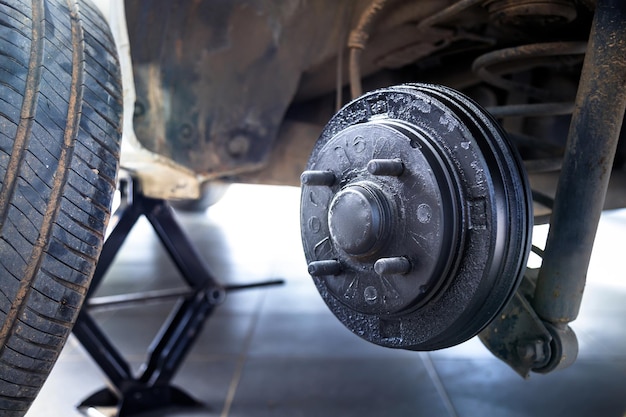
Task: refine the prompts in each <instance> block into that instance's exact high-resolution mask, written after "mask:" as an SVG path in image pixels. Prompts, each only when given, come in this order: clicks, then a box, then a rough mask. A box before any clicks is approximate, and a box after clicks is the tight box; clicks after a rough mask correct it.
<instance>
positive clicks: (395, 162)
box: [367, 158, 404, 177]
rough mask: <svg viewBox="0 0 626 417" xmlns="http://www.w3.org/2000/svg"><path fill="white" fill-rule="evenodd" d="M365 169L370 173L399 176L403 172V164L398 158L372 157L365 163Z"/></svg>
mask: <svg viewBox="0 0 626 417" xmlns="http://www.w3.org/2000/svg"><path fill="white" fill-rule="evenodd" d="M367 170H368V171H369V172H370V174H372V175H380V176H387V177H399V176H400V175H402V173H403V172H404V164H403V163H402V160H401V159H400V158H396V159H372V160H371V161H369V162H368V163H367Z"/></svg>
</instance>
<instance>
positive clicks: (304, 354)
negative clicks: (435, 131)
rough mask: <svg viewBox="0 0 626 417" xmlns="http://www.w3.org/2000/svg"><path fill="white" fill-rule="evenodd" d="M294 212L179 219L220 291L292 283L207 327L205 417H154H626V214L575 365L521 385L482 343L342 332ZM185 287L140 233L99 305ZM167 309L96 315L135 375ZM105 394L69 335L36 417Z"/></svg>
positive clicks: (603, 230) (286, 203)
mask: <svg viewBox="0 0 626 417" xmlns="http://www.w3.org/2000/svg"><path fill="white" fill-rule="evenodd" d="M298 206H299V190H298V189H295V188H281V187H252V186H233V187H231V188H230V190H229V191H228V193H227V195H226V197H225V198H224V199H223V200H222V201H221V202H220V203H218V204H217V205H216V206H214V207H213V208H211V209H210V210H209V211H208V212H207V213H203V214H192V215H189V214H187V215H184V216H181V219H182V221H183V224H184V225H185V227H186V228H187V230H189V233H190V235H191V236H192V237H193V239H194V240H195V241H196V242H197V244H198V248H199V250H200V251H201V252H202V253H203V254H204V255H206V259H207V261H208V263H209V265H210V266H211V269H212V271H213V273H214V275H216V276H217V277H219V278H220V279H221V280H223V281H224V282H226V283H240V282H253V281H257V280H263V279H266V278H269V277H282V278H284V279H286V281H287V282H286V285H284V286H282V287H272V288H266V289H254V290H246V291H241V292H234V293H231V294H229V295H228V297H227V300H226V301H225V303H224V304H223V305H222V306H220V307H219V308H218V309H217V312H216V313H215V315H214V316H213V317H212V318H210V319H209V321H208V322H207V325H206V327H205V329H204V331H203V333H202V335H201V337H200V340H199V341H198V342H197V344H196V345H195V347H194V348H193V350H192V351H191V353H190V354H189V356H188V358H187V360H186V361H185V363H184V365H183V366H182V368H181V370H180V371H179V373H178V374H177V376H176V378H175V383H176V384H177V385H178V386H180V387H183V388H184V389H185V390H187V391H188V392H189V393H191V394H192V395H193V396H194V397H195V398H197V399H199V400H201V401H202V402H204V403H205V404H206V405H207V408H205V409H194V410H180V409H178V410H161V411H159V412H158V413H152V414H149V416H172V417H183V416H220V417H226V416H254V417H257V416H258V417H262V416H288V417H294V416H316V417H317V416H341V417H348V416H358V417H368V416H390V417H393V416H402V417H406V416H428V417H438V416H442V417H455V416H513V417H517V416H533V417H539V416H550V417H553V416H568V417H575V416H603V417H611V416H614V417H624V416H626V325H624V323H625V319H626V280H625V279H624V274H625V272H624V269H623V264H622V263H620V260H621V259H622V258H623V257H624V255H625V254H624V247H625V246H624V242H623V239H624V238H625V237H626V212H623V211H622V212H612V213H607V214H605V216H604V217H603V221H602V224H601V227H600V230H599V232H598V236H599V238H598V241H597V243H596V251H595V254H594V257H593V261H592V266H591V269H590V273H589V282H588V284H587V289H586V292H585V299H584V301H583V306H582V310H581V313H580V317H579V319H578V320H577V321H576V322H574V323H573V325H572V327H573V328H574V330H575V331H576V333H577V335H578V338H579V342H580V354H579V359H578V360H577V362H576V363H575V365H573V366H572V367H570V368H568V369H566V370H564V371H560V372H556V373H553V374H549V375H536V374H534V375H532V376H531V378H530V379H529V380H527V381H524V380H522V379H521V378H520V377H519V376H517V374H515V373H514V372H513V371H512V370H510V369H509V368H508V367H507V366H506V365H504V364H503V363H501V362H499V361H498V360H497V359H495V358H494V357H493V356H491V354H490V353H489V352H488V351H487V350H486V349H485V348H484V347H483V346H482V344H481V343H480V342H479V341H478V340H477V339H472V340H470V341H469V342H466V343H464V344H462V345H460V346H457V347H454V348H450V349H446V350H442V351H437V352H431V353H416V352H408V351H394V350H389V349H385V348H381V347H378V346H375V345H372V344H369V343H368V342H365V341H363V340H361V339H359V338H358V337H357V336H354V335H353V334H351V333H350V332H349V331H348V330H346V329H344V328H343V327H342V325H341V324H340V323H339V322H338V321H337V320H336V319H335V317H334V316H333V315H332V314H331V313H330V312H329V311H328V310H327V308H326V307H325V305H324V304H323V302H322V301H321V298H320V297H319V296H318V294H317V292H316V290H315V288H314V287H313V284H312V283H311V280H310V278H309V276H308V275H307V272H306V264H305V261H304V257H303V255H302V250H301V245H300V237H299V223H298ZM537 233H545V230H541V231H538V232H537ZM180 283H181V281H180V279H179V278H178V276H177V272H176V270H175V268H174V267H173V266H172V264H171V263H170V261H169V259H168V258H167V256H166V255H165V254H164V252H163V250H162V249H161V248H160V247H159V244H158V242H157V240H156V238H155V236H154V234H153V232H152V230H151V229H150V227H149V225H148V224H147V222H145V221H143V222H141V223H139V224H138V225H137V227H136V228H135V229H134V230H133V233H132V235H131V236H130V238H129V240H128V241H127V242H126V244H125V246H124V248H123V251H122V253H121V254H120V255H119V256H118V259H117V260H116V263H115V264H114V266H113V267H112V270H111V272H110V273H109V275H108V276H107V278H106V279H105V282H104V284H103V286H102V288H101V289H100V294H101V295H108V294H119V293H126V292H135V291H145V290H149V289H161V288H168V287H177V286H180ZM171 307H172V303H169V302H165V303H158V304H149V305H141V306H136V307H125V308H119V309H117V310H108V311H101V312H97V313H94V316H95V317H96V318H97V320H98V322H99V323H100V324H101V325H102V327H103V328H104V329H105V330H106V332H107V334H108V335H109V336H110V337H111V338H112V339H113V340H114V341H115V343H116V344H117V345H118V346H119V347H120V348H121V350H122V352H123V353H124V355H126V358H127V359H128V360H129V361H131V362H132V363H133V364H135V365H136V366H139V364H140V363H141V362H142V361H143V359H144V358H143V353H144V352H145V348H146V346H147V345H148V344H149V342H150V340H151V338H152V336H153V335H154V334H155V333H156V332H157V330H158V328H159V325H160V323H161V322H162V320H163V319H164V317H165V316H167V314H168V312H169V309H170V308H171ZM104 383H105V380H104V379H103V376H102V374H101V372H100V371H99V369H98V368H97V366H96V365H95V364H94V363H93V362H92V360H91V359H90V358H89V357H88V356H87V354H86V353H85V351H84V350H83V349H82V348H81V346H80V345H79V344H78V342H77V341H76V339H74V338H73V337H72V338H71V339H70V341H69V343H68V344H67V346H66V348H65V350H64V351H63V353H62V356H61V359H60V360H59V362H58V364H57V366H56V367H55V369H54V370H53V372H52V375H51V377H50V378H49V379H48V381H47V383H46V385H45V386H44V388H43V390H42V392H41V395H40V396H39V397H38V399H37V401H36V402H35V404H34V405H33V407H32V408H31V410H30V411H29V413H28V416H29V417H38V416H42V417H43V416H45V417H57V416H58V417H72V416H79V415H82V414H80V413H78V412H77V411H76V409H75V408H74V407H75V405H76V404H77V403H78V402H80V400H81V399H83V398H85V397H86V396H87V395H89V394H90V393H92V392H93V391H95V390H97V389H99V388H101V387H102V386H103V385H104ZM105 411H106V410H105ZM89 415H90V416H99V415H103V414H100V413H96V412H95V410H91V411H89ZM104 415H111V413H110V410H109V413H108V414H107V413H105V414H104Z"/></svg>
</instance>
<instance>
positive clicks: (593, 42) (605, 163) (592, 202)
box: [533, 0, 626, 325]
mask: <svg viewBox="0 0 626 417" xmlns="http://www.w3.org/2000/svg"><path fill="white" fill-rule="evenodd" d="M625 108H626V2H624V1H623V0H598V2H597V7H596V13H595V17H594V21H593V25H592V28H591V34H590V38H589V44H588V48H587V54H586V56H585V60H584V64H583V70H582V74H581V79H580V84H579V87H578V94H577V97H576V108H575V111H574V114H573V116H572V121H571V124H570V130H569V135H568V142H567V148H566V153H565V157H564V159H563V169H562V172H561V176H560V178H559V184H558V188H557V193H556V198H555V201H554V209H553V214H552V222H551V224H550V232H549V234H548V241H547V243H546V249H545V257H544V260H543V265H542V267H541V271H540V272H539V277H538V282H537V289H536V291H535V297H534V299H533V306H534V308H535V310H536V312H537V313H538V314H539V316H540V317H541V318H542V319H543V320H545V321H548V322H551V323H554V324H557V325H558V324H564V323H568V322H570V321H573V320H574V319H575V318H576V316H577V315H578V311H579V309H580V303H581V301H582V295H583V290H584V287H585V280H586V276H587V268H588V266H589V259H590V257H591V249H592V246H593V241H594V238H595V234H596V229H597V226H598V222H599V219H600V214H601V212H602V207H603V204H604V198H605V196H606V190H607V187H608V181H609V176H610V173H611V168H612V165H613V159H614V156H615V149H616V146H617V142H618V136H619V132H620V129H621V125H622V120H623V118H624V109H625Z"/></svg>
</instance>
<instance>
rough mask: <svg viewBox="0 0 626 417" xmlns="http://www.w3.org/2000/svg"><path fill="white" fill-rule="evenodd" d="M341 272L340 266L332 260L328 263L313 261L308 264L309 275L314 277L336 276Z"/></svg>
mask: <svg viewBox="0 0 626 417" xmlns="http://www.w3.org/2000/svg"><path fill="white" fill-rule="evenodd" d="M340 272H341V264H340V263H339V261H336V260H334V259H331V260H328V261H313V262H311V263H309V274H311V275H312V276H314V277H320V276H324V275H338V274H339V273H340Z"/></svg>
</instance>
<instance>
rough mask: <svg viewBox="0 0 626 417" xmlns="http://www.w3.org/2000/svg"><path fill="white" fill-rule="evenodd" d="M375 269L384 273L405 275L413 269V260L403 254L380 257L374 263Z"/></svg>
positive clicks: (378, 272) (379, 273) (381, 274)
mask: <svg viewBox="0 0 626 417" xmlns="http://www.w3.org/2000/svg"><path fill="white" fill-rule="evenodd" d="M374 271H376V273H377V274H378V275H380V276H383V275H405V274H408V273H409V272H410V271H411V262H409V260H408V259H407V258H405V257H403V256H398V257H395V258H380V259H379V260H377V261H376V263H374Z"/></svg>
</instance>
